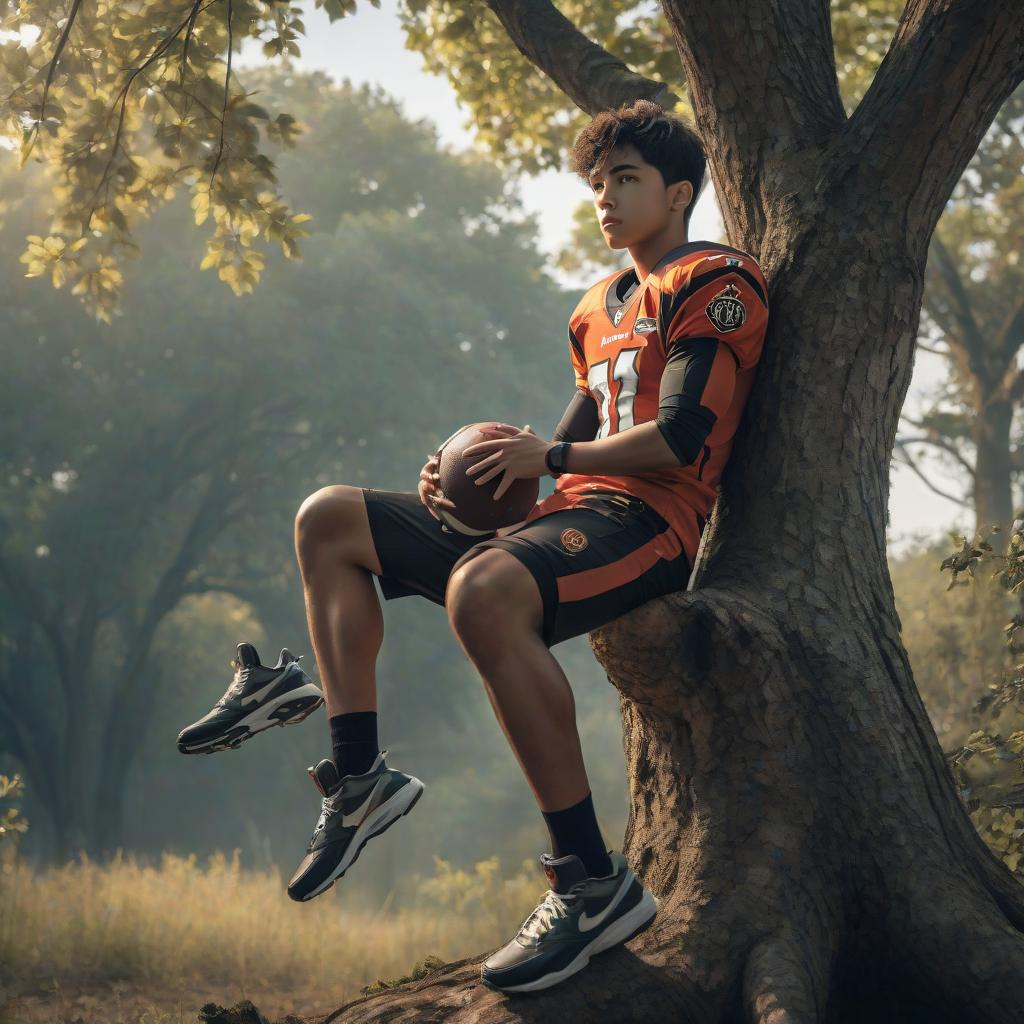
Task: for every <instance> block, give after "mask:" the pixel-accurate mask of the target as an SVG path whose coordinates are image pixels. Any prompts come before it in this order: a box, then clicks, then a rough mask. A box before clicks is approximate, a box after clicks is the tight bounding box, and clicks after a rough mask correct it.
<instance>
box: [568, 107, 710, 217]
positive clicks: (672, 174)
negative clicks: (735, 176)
mask: <svg viewBox="0 0 1024 1024" xmlns="http://www.w3.org/2000/svg"><path fill="white" fill-rule="evenodd" d="M630 143H632V145H634V146H636V148H637V149H638V150H639V151H640V155H641V156H642V157H643V158H644V160H645V161H646V162H647V163H649V164H653V165H654V166H655V167H657V168H658V170H659V171H660V172H661V177H662V180H663V181H664V182H665V184H666V185H672V184H674V183H675V182H677V181H688V182H690V184H691V185H693V198H692V199H691V200H690V204H689V206H687V207H686V212H685V213H684V214H683V223H684V224H685V225H686V226H687V227H689V224H690V214H691V213H693V206H694V203H696V201H697V196H698V195H699V193H700V187H701V185H702V184H703V182H704V171H705V168H706V166H707V159H706V158H705V156H704V146H703V145H702V144H701V141H700V136H699V135H698V134H697V132H696V129H695V128H694V127H693V126H692V124H691V123H689V122H688V121H687V120H686V119H685V118H682V117H680V116H679V115H678V114H673V113H671V112H670V111H668V110H666V109H665V108H664V107H662V106H660V105H659V104H657V103H655V102H653V101H652V100H634V101H633V102H632V103H624V104H623V105H622V106H621V107H616V108H614V109H612V110H602V111H601V112H600V113H598V114H596V115H595V116H594V117H593V119H592V120H591V121H590V123H589V124H586V125H584V126H583V129H582V130H581V131H580V133H579V135H577V136H576V141H575V142H574V143H573V146H572V157H571V163H572V170H573V171H574V172H575V173H576V175H577V176H578V177H579V178H581V179H582V180H583V182H584V183H586V184H587V185H589V184H590V174H591V172H592V171H593V170H594V168H596V167H597V166H598V165H600V163H601V161H602V160H604V158H605V157H606V156H607V155H608V153H609V152H610V151H611V150H612V149H614V148H615V146H625V145H627V144H630Z"/></svg>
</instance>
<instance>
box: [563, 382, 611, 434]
mask: <svg viewBox="0 0 1024 1024" xmlns="http://www.w3.org/2000/svg"><path fill="white" fill-rule="evenodd" d="M598 426H600V424H599V422H598V415H597V402H596V400H595V399H594V398H593V397H591V396H590V395H588V394H587V393H586V392H585V391H580V389H579V388H577V389H576V390H575V391H574V392H573V396H572V398H570V399H569V404H568V406H567V407H566V410H565V412H564V413H562V418H561V420H559V421H558V426H557V427H555V432H554V434H552V435H551V440H552V441H593V440H594V435H595V434H596V433H597V428H598Z"/></svg>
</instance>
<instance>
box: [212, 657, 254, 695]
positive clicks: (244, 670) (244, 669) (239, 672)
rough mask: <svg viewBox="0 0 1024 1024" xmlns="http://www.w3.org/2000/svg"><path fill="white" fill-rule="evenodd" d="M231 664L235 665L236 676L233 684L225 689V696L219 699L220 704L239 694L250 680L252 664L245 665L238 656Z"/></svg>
mask: <svg viewBox="0 0 1024 1024" xmlns="http://www.w3.org/2000/svg"><path fill="white" fill-rule="evenodd" d="M231 664H232V665H234V667H235V676H234V679H232V681H231V685H230V686H229V687H228V688H227V689H226V690H225V691H224V696H223V697H221V699H220V700H219V701H217V703H218V704H226V703H227V702H228V701H229V700H231V698H232V697H236V696H238V694H240V693H241V692H242V691H243V690H244V689H245V684H246V683H248V682H249V673H250V671H251V669H252V665H243V664H242V663H241V662H240V661H239V660H238V659H237V658H232V659H231Z"/></svg>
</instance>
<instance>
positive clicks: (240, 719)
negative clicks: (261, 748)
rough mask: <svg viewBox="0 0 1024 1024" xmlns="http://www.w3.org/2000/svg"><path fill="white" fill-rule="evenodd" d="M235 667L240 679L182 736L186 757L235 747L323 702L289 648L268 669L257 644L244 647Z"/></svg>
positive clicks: (181, 746)
mask: <svg viewBox="0 0 1024 1024" xmlns="http://www.w3.org/2000/svg"><path fill="white" fill-rule="evenodd" d="M300 657H301V655H300ZM231 664H232V665H234V666H235V677H234V679H233V680H232V682H231V685H230V686H229V687H228V688H227V690H226V691H225V693H224V696H222V697H221V699H220V700H219V701H217V703H216V704H214V705H213V707H212V708H211V710H210V711H209V712H208V713H207V714H206V715H204V716H203V717H202V718H200V719H199V721H198V722H193V723H192V724H191V725H190V726H188V727H187V728H185V729H182V730H181V732H180V733H179V734H178V749H179V750H180V751H181V752H182V753H183V754H212V753H213V752H214V751H217V750H227V749H228V748H231V749H234V748H236V747H238V746H239V745H240V744H241V743H242V742H243V740H247V739H249V737H250V736H255V735H256V733H258V732H263V730H264V729H269V728H270V727H271V726H273V725H291V724H292V723H294V722H301V721H302V720H303V719H305V718H307V717H309V715H311V714H312V713H313V712H314V711H316V709H317V708H318V707H320V705H321V704H323V702H324V695H323V694H322V693H321V692H320V690H319V689H318V688H317V687H316V686H315V685H314V684H313V681H312V680H311V679H310V678H309V676H307V675H306V673H305V672H304V671H303V670H302V669H301V668H300V667H299V658H296V657H295V655H294V654H292V652H291V651H289V650H288V648H287V647H284V648H282V649H281V653H280V655H279V656H278V659H277V664H276V665H274V666H273V667H268V666H266V665H261V664H260V656H259V654H258V653H257V651H256V648H255V647H253V645H252V644H247V643H241V644H239V645H238V656H237V658H235V660H234V661H232V663H231Z"/></svg>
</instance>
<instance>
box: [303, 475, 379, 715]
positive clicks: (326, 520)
mask: <svg viewBox="0 0 1024 1024" xmlns="http://www.w3.org/2000/svg"><path fill="white" fill-rule="evenodd" d="M295 553H296V557H297V559H298V562H299V569H300V571H301V573H302V586H303V595H304V599H305V603H306V618H307V621H308V623H309V635H310V639H311V640H312V643H313V650H314V652H315V653H316V661H317V665H318V667H319V669H320V678H321V681H322V682H323V687H324V697H325V700H326V703H327V716H328V718H330V717H333V716H334V715H341V714H347V713H348V712H350V711H376V710H377V677H376V665H377V655H378V653H379V652H380V648H381V644H382V643H383V642H384V616H383V613H382V612H381V607H380V600H379V599H378V597H377V591H376V588H375V587H374V583H373V578H372V573H373V572H376V573H377V574H378V575H379V574H380V572H381V568H380V561H379V559H378V558H377V554H376V551H375V550H374V548H373V539H372V535H371V533H370V527H369V521H368V519H367V516H366V507H365V504H364V502H363V498H362V493H361V491H360V490H359V488H358V487H349V486H346V485H336V486H333V487H325V488H323V489H321V490H320V491H317V492H316V493H315V494H312V495H310V497H309V498H307V499H306V501H305V502H304V503H303V505H302V507H301V508H300V509H299V513H298V515H297V516H296V519H295Z"/></svg>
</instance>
